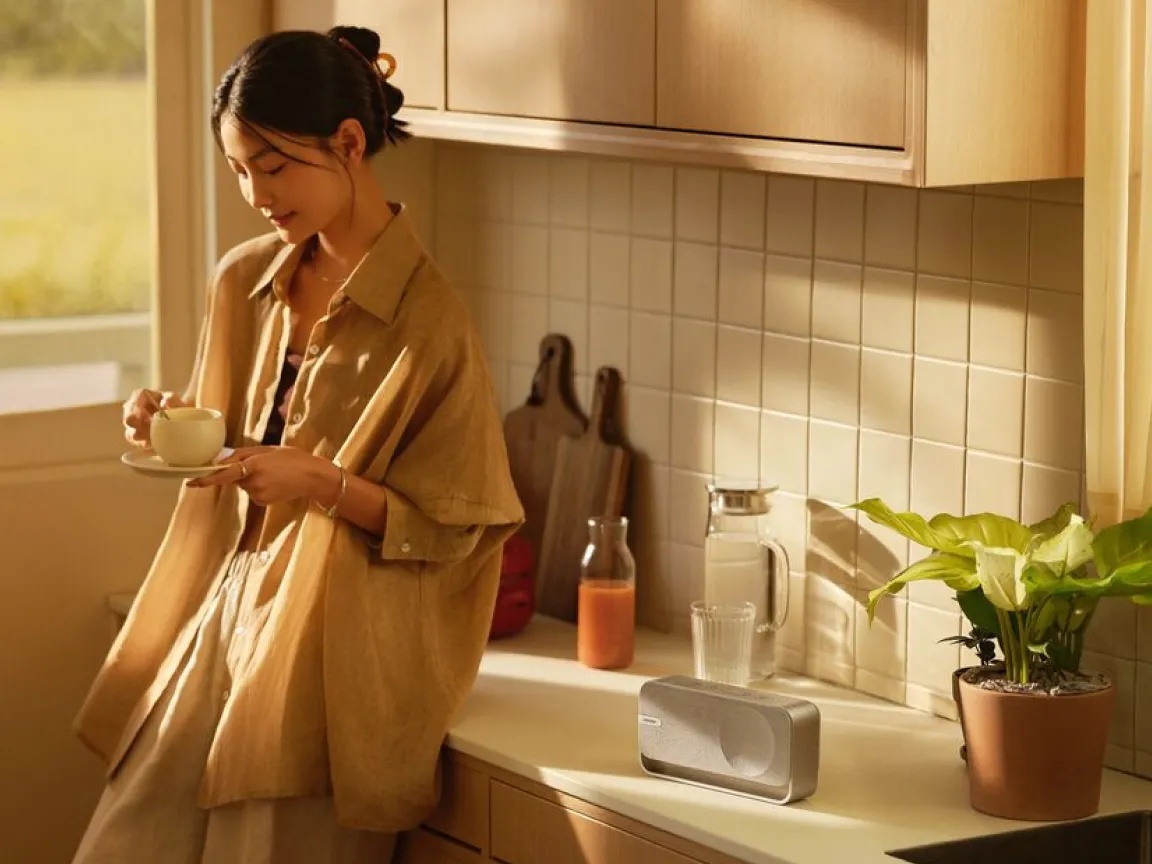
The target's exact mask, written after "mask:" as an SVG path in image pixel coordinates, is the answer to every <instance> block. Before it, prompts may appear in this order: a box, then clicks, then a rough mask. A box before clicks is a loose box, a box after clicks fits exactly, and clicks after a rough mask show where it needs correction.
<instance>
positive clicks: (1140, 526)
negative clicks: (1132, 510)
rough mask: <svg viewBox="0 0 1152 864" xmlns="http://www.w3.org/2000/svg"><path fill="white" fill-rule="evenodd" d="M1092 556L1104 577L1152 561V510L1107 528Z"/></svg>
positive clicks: (1099, 536) (1094, 543) (1099, 538)
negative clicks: (1126, 566) (1123, 568)
mask: <svg viewBox="0 0 1152 864" xmlns="http://www.w3.org/2000/svg"><path fill="white" fill-rule="evenodd" d="M1092 553H1093V556H1094V558H1095V560H1096V571H1097V572H1098V573H1099V574H1100V575H1101V576H1107V575H1108V574H1109V573H1111V572H1112V571H1113V570H1115V569H1117V568H1119V567H1123V566H1124V565H1126V564H1133V563H1136V562H1138V561H1152V509H1149V510H1148V512H1146V513H1145V514H1144V515H1143V516H1137V517H1136V518H1134V519H1127V520H1125V521H1123V522H1119V523H1117V524H1115V525H1112V526H1110V527H1108V528H1105V529H1104V530H1103V531H1101V532H1100V533H1099V534H1097V535H1096V540H1095V542H1093V544H1092Z"/></svg>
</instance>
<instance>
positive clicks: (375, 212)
mask: <svg viewBox="0 0 1152 864" xmlns="http://www.w3.org/2000/svg"><path fill="white" fill-rule="evenodd" d="M378 50H379V38H378V37H377V36H376V34H374V33H372V32H371V31H369V30H363V29H359V28H336V29H335V30H333V31H331V32H330V33H328V34H327V35H321V34H318V33H306V32H288V33H277V34H274V35H271V36H268V37H265V38H263V39H260V40H258V41H257V42H255V43H254V44H252V45H251V46H250V47H249V48H248V49H247V50H245V51H244V53H243V54H242V55H241V56H240V57H239V58H238V59H237V60H236V62H235V63H234V64H233V65H232V67H231V68H230V69H229V70H228V71H227V72H226V73H225V75H224V77H223V79H222V81H221V83H220V86H219V88H218V90H217V92H216V96H215V100H214V105H213V110H212V124H213V129H214V131H215V133H216V138H217V142H218V144H219V146H220V149H221V150H222V152H223V154H224V157H225V158H226V159H227V161H228V164H229V165H230V166H231V168H232V170H233V171H234V172H235V173H236V175H237V177H238V180H239V184H240V189H241V192H242V193H243V194H244V196H245V198H246V199H247V201H248V203H249V204H250V205H251V206H253V207H254V208H256V209H258V210H259V211H260V212H261V213H262V214H263V215H265V216H266V217H267V218H268V219H269V220H270V221H271V222H272V224H273V225H274V226H275V229H276V230H275V233H273V234H270V235H267V236H264V237H260V238H257V239H255V240H251V241H249V242H247V243H244V244H242V245H240V246H239V247H237V248H236V249H234V250H232V251H231V252H230V253H229V254H228V255H227V256H225V258H224V259H223V261H222V262H221V263H220V265H219V268H218V270H217V273H216V275H215V278H214V279H213V283H212V288H211V292H210V298H209V303H208V313H207V318H206V321H205V325H204V329H203V331H202V335H201V342H200V349H199V356H198V358H197V362H196V369H195V372H194V376H193V381H192V384H191V386H190V388H189V391H188V393H187V394H185V395H184V397H182V398H180V397H177V396H175V394H161V393H157V392H154V391H143V392H141V393H137V394H135V395H134V396H133V398H132V399H130V400H129V401H128V402H127V403H126V404H125V425H126V432H127V435H128V438H129V440H130V441H131V442H132V443H134V444H137V445H141V446H145V445H147V443H148V440H149V439H148V430H149V425H150V418H151V417H152V414H153V413H154V411H155V410H157V408H158V407H159V406H160V405H161V404H166V405H173V404H180V403H182V402H184V401H187V402H190V403H193V404H196V405H201V406H206V407H212V408H217V409H220V410H221V411H223V412H224V415H225V418H226V422H227V428H228V443H229V445H230V446H233V447H235V448H236V449H235V452H234V453H233V454H232V455H231V456H230V457H229V458H228V459H227V460H226V462H227V464H226V466H225V467H224V468H222V469H220V470H218V471H216V472H215V473H213V474H211V475H209V476H207V477H204V478H201V479H198V480H193V481H190V482H188V483H187V484H186V485H185V488H184V489H183V490H182V491H181V495H180V499H179V501H178V503H177V506H176V510H175V512H174V514H173V517H172V522H171V524H170V526H169V530H168V533H167V535H166V536H165V538H164V541H163V543H162V545H161V547H160V549H159V551H158V553H157V556H156V559H155V561H154V563H153V566H152V568H151V571H150V573H149V574H148V577H147V579H146V581H145V583H144V585H143V587H142V588H141V590H140V592H139V594H138V596H137V599H136V602H135V604H134V606H133V609H132V612H131V615H129V617H128V620H127V622H126V624H125V626H124V628H123V630H122V632H121V633H120V635H119V637H118V638H117V641H116V643H115V645H114V646H113V648H112V651H111V653H110V654H109V657H108V660H107V661H106V663H105V665H104V668H103V669H102V670H101V672H100V674H99V676H98V677H97V679H96V682H95V684H94V685H93V687H92V691H91V692H90V694H89V696H88V699H87V701H86V703H85V705H84V707H83V709H82V711H81V713H80V716H79V717H78V719H77V731H78V734H79V735H80V736H81V738H82V739H83V740H84V741H85V742H86V743H87V744H88V745H89V746H90V747H91V748H92V749H93V750H95V751H96V752H97V753H98V754H99V755H100V756H101V757H103V758H104V759H105V761H106V762H107V764H108V785H107V788H106V790H105V792H104V795H103V797H102V798H101V800H100V803H99V805H98V807H97V809H96V813H95V814H94V816H93V818H92V822H91V824H90V826H89V828H88V831H87V833H86V834H85V837H84V839H83V841H82V842H81V845H80V849H79V851H78V852H77V855H76V858H75V864H96V862H121V861H123V862H135V861H147V862H149V864H169V862H171V864H177V862H180V864H183V862H213V864H215V862H220V864H224V862H228V864H236V862H240V864H247V862H275V864H291V862H296V861H300V862H310V864H312V862H360V861H372V862H376V864H379V862H386V861H387V860H389V856H390V855H391V849H392V846H393V839H394V834H395V832H397V831H401V830H404V829H406V828H409V827H412V826H414V825H415V824H417V823H418V822H419V821H420V820H421V819H422V818H423V817H424V816H425V815H426V814H427V813H428V811H429V810H430V809H431V808H432V806H433V805H434V803H435V797H436V792H437V783H436V766H437V757H438V753H439V748H440V745H441V743H442V740H443V736H444V734H445V732H446V729H447V727H448V724H449V723H450V720H451V717H452V714H453V713H454V712H455V711H456V710H457V709H458V708H459V706H460V705H461V703H462V702H463V699H464V697H465V696H466V695H467V692H468V690H469V689H470V687H471V685H472V682H473V681H474V679H475V674H476V670H477V666H478V664H479V660H480V656H481V654H482V652H483V648H484V644H485V641H486V636H487V631H488V626H489V621H490V616H491V610H492V604H493V601H494V598H495V593H496V586H497V582H498V578H499V575H498V574H499V558H500V550H501V547H502V544H503V541H504V540H505V538H506V537H507V536H508V535H509V534H510V533H511V532H512V531H514V530H515V528H516V526H517V525H518V524H519V523H520V522H521V521H522V518H523V514H522V511H521V509H520V504H519V501H518V500H517V498H516V494H515V491H514V489H513V487H512V484H511V480H510V478H509V473H508V465H507V456H506V453H505V450H504V444H503V438H502V434H501V425H500V420H499V416H498V414H497V410H496V408H495V405H494V403H493V391H492V387H491V383H490V380H489V377H488V370H487V365H486V362H485V360H484V356H483V353H482V349H481V346H480V342H479V339H478V337H477V334H476V332H475V330H474V328H473V326H472V324H471V322H470V319H469V318H468V315H467V313H466V311H465V308H464V306H463V304H462V303H461V301H460V299H459V298H458V297H457V296H456V294H455V293H454V292H453V291H452V289H451V288H450V287H449V286H448V284H447V283H446V281H445V279H444V277H443V276H442V275H441V273H440V271H439V270H438V269H437V268H436V265H435V264H434V263H433V262H432V261H431V259H429V257H428V256H427V254H426V253H425V252H424V251H423V250H422V248H421V247H420V244H419V242H418V241H417V239H416V236H415V234H414V232H413V229H412V226H411V223H410V221H409V218H408V215H407V214H406V212H405V210H404V208H403V207H402V206H397V205H393V204H390V203H389V202H388V201H387V200H386V199H385V197H384V195H383V193H382V192H381V190H380V188H379V186H378V185H377V182H376V180H375V177H374V175H373V173H372V170H371V167H370V164H369V163H370V159H371V157H372V156H373V155H374V154H375V153H376V152H377V151H379V150H380V149H381V148H382V147H383V146H385V144H386V143H390V144H394V143H397V142H399V141H401V140H403V139H404V138H405V137H407V136H406V133H405V132H404V131H403V128H402V124H401V123H400V122H399V121H397V120H396V118H395V114H396V111H397V109H399V107H400V105H401V104H402V100H403V97H402V95H401V93H400V92H399V91H398V90H397V89H396V88H394V87H392V86H391V85H389V84H388V83H387V81H386V80H385V79H386V77H387V74H389V73H390V71H391V69H392V68H394V63H393V62H392V61H391V58H390V57H388V56H387V55H379V58H378V55H377V52H378ZM378 59H380V60H383V61H387V62H388V63H389V66H388V68H387V70H381V68H380V66H379V65H378Z"/></svg>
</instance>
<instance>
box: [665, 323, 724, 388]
mask: <svg viewBox="0 0 1152 864" xmlns="http://www.w3.org/2000/svg"><path fill="white" fill-rule="evenodd" d="M672 388H673V389H674V390H676V391H678V392H681V393H692V394H694V395H696V396H708V397H709V398H713V397H715V396H716V325H715V324H712V323H709V322H707V321H693V320H691V319H688V318H674V319H672Z"/></svg>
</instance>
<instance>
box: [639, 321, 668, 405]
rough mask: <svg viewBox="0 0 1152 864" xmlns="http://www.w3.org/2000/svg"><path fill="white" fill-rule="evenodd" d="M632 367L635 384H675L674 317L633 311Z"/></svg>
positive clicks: (658, 385)
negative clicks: (673, 362) (673, 356)
mask: <svg viewBox="0 0 1152 864" xmlns="http://www.w3.org/2000/svg"><path fill="white" fill-rule="evenodd" d="M631 325H632V327H631V338H630V339H629V346H630V352H629V356H628V368H629V370H631V382H630V383H632V384H640V385H643V386H647V387H660V388H662V389H664V390H667V389H669V388H670V387H671V386H672V319H671V317H669V316H668V315H650V314H648V313H646V312H633V313H632V315H631Z"/></svg>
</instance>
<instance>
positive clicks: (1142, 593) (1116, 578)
mask: <svg viewBox="0 0 1152 864" xmlns="http://www.w3.org/2000/svg"><path fill="white" fill-rule="evenodd" d="M1024 581H1025V583H1026V584H1027V586H1028V588H1029V590H1030V591H1033V592H1036V593H1042V594H1051V595H1055V596H1060V595H1063V594H1080V595H1084V596H1086V597H1132V598H1133V599H1134V600H1136V602H1137V603H1145V604H1149V603H1152V561H1140V562H1136V563H1134V564H1126V565H1124V566H1122V567H1118V568H1117V569H1115V570H1113V571H1112V572H1111V573H1109V574H1108V575H1107V576H1103V577H1100V578H1097V579H1090V578H1077V577H1075V576H1063V577H1062V576H1060V575H1059V574H1057V573H1056V572H1054V571H1053V570H1051V569H1050V568H1047V567H1042V566H1041V567H1032V568H1029V570H1028V572H1027V573H1025V574H1024ZM1136 598H1141V599H1136ZM1089 611H1090V610H1089Z"/></svg>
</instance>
